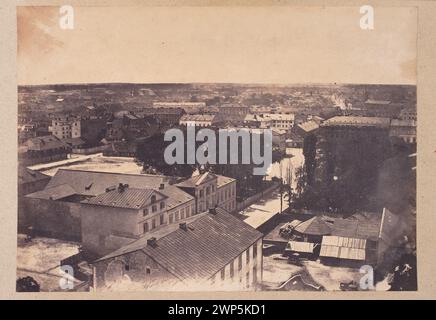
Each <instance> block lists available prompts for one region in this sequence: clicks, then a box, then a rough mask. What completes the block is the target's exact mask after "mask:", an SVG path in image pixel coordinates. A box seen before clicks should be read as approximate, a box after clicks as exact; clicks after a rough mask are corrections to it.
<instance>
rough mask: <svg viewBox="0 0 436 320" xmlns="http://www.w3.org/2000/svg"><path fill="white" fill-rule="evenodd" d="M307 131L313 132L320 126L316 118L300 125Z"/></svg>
mask: <svg viewBox="0 0 436 320" xmlns="http://www.w3.org/2000/svg"><path fill="white" fill-rule="evenodd" d="M298 127H300V128H301V129H302V130H304V131H305V132H311V131H313V130H316V129H318V128H319V124H318V123H317V122H316V121H314V120H309V121H306V122H303V123H300V124H299V125H298Z"/></svg>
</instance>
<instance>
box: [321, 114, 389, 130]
mask: <svg viewBox="0 0 436 320" xmlns="http://www.w3.org/2000/svg"><path fill="white" fill-rule="evenodd" d="M389 125H390V119H389V118H380V117H355V116H337V117H333V118H330V119H328V120H326V121H324V122H323V123H322V125H321V126H323V127H331V126H354V127H389Z"/></svg>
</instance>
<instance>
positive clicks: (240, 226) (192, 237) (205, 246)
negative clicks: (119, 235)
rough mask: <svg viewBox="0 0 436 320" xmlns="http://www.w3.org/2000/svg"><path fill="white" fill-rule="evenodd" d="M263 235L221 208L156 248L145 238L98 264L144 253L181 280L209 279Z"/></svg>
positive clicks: (161, 242)
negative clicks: (115, 258)
mask: <svg viewBox="0 0 436 320" xmlns="http://www.w3.org/2000/svg"><path fill="white" fill-rule="evenodd" d="M261 237H262V233H260V232H259V231H257V230H256V229H254V228H252V227H250V226H249V225H248V224H246V223H245V222H243V221H241V220H239V219H238V218H236V217H234V216H232V215H231V214H229V213H227V212H226V211H225V210H223V209H221V208H217V209H216V214H212V213H206V214H202V215H201V216H200V217H198V218H197V219H196V220H195V221H193V222H191V223H188V224H187V229H186V231H185V230H182V229H180V228H178V229H177V230H175V231H173V232H171V233H169V234H168V235H166V236H164V237H162V238H160V239H157V240H156V245H155V246H150V245H147V239H148V237H147V238H145V237H144V238H141V239H139V240H136V241H135V242H133V243H131V244H128V245H127V246H125V247H123V248H120V249H118V250H116V251H115V252H113V253H110V254H109V255H107V256H105V257H103V258H101V259H99V260H97V261H102V260H106V259H109V258H113V257H116V256H119V255H122V254H126V253H128V252H134V251H138V250H142V251H143V252H144V253H145V254H146V255H148V256H150V257H151V258H152V259H153V260H155V261H156V262H157V263H158V264H159V265H161V266H162V267H163V268H165V269H166V270H168V271H169V272H170V273H172V274H173V275H175V276H176V277H177V278H179V279H180V280H200V279H209V278H210V277H212V276H213V275H215V274H216V273H217V272H219V271H220V270H221V269H222V268H223V267H224V266H226V265H227V264H229V263H230V262H231V261H232V260H233V259H235V258H236V257H238V256H239V255H240V254H241V253H242V252H244V251H245V250H247V249H248V248H249V247H250V246H251V245H253V244H254V243H255V242H256V241H257V240H258V239H260V238H261Z"/></svg>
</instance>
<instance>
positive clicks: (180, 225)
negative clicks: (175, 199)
mask: <svg viewBox="0 0 436 320" xmlns="http://www.w3.org/2000/svg"><path fill="white" fill-rule="evenodd" d="M179 227H180V229H182V230H184V231H188V226H187V225H186V222H182V223H180V224H179Z"/></svg>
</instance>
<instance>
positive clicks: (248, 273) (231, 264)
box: [220, 244, 257, 287]
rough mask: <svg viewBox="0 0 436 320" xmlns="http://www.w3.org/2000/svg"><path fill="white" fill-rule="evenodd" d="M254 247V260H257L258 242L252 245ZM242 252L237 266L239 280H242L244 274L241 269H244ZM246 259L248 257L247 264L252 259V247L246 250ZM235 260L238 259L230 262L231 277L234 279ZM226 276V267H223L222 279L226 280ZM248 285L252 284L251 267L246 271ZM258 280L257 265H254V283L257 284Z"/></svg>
mask: <svg viewBox="0 0 436 320" xmlns="http://www.w3.org/2000/svg"><path fill="white" fill-rule="evenodd" d="M252 248H253V260H254V261H255V260H256V258H257V246H256V244H255V245H254V246H253V247H252ZM242 256H243V255H242V254H241V255H240V256H239V257H238V262H237V267H238V274H239V275H240V277H239V282H242V274H241V270H242ZM245 259H246V265H248V264H249V263H250V259H251V255H250V249H247V250H246V251H245ZM235 262H236V260H233V261H232V262H231V263H230V279H233V278H234V276H235ZM225 276H226V272H225V268H223V269H222V270H221V274H220V277H221V280H222V281H224V280H225ZM245 276H246V281H245V283H246V286H247V287H249V286H250V269H248V270H247V273H246V275H245ZM256 282H257V266H254V267H253V284H255V283H256Z"/></svg>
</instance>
